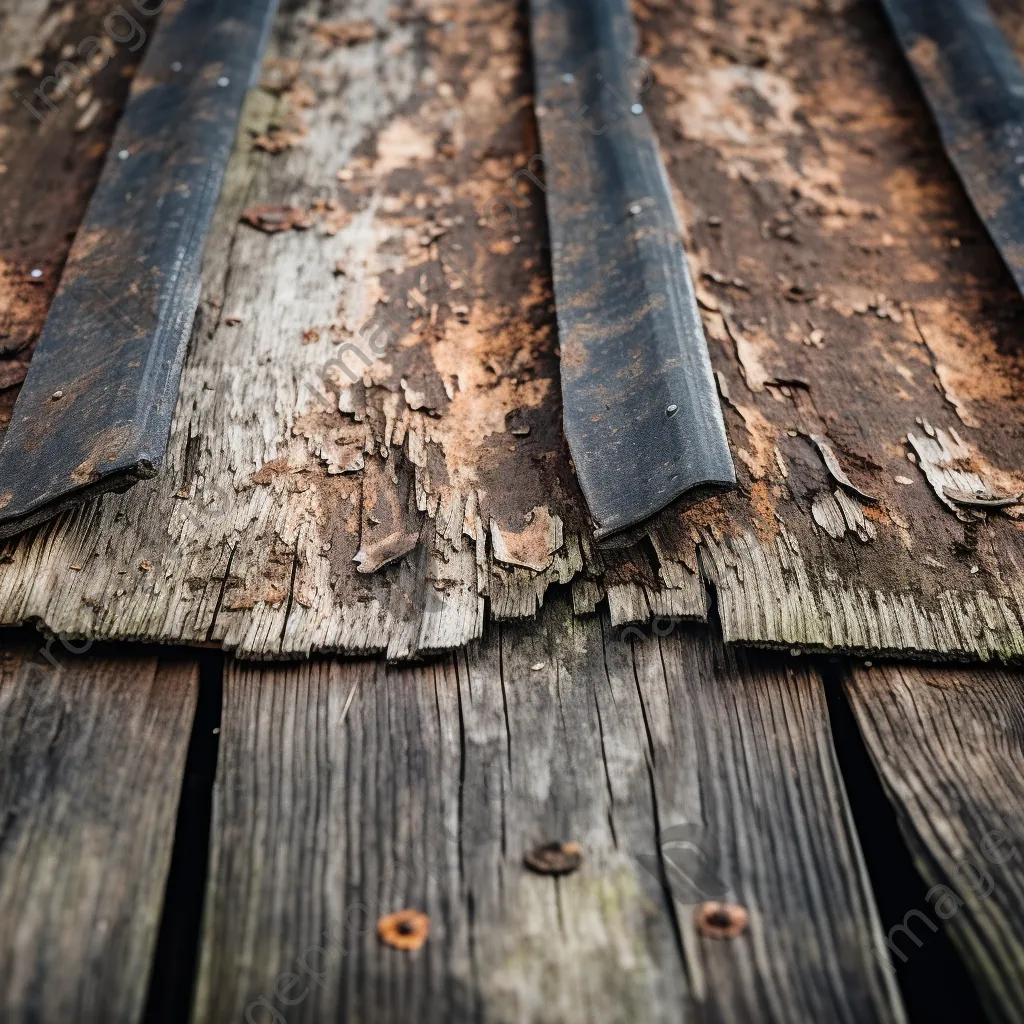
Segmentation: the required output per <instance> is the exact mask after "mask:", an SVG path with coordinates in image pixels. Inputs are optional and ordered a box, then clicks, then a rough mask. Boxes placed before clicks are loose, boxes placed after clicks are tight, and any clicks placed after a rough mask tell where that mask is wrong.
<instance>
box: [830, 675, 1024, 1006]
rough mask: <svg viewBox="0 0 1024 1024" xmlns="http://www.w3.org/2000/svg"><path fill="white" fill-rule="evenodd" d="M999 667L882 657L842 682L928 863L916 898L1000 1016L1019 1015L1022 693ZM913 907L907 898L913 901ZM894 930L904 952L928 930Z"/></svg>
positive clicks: (1023, 960) (917, 851)
mask: <svg viewBox="0 0 1024 1024" xmlns="http://www.w3.org/2000/svg"><path fill="white" fill-rule="evenodd" d="M1020 684H1021V680H1020V677H1019V676H1018V675H1013V674H1011V673H1009V672H1006V671H1001V670H995V669H975V670H967V669H959V668H958V669H953V668H938V667H931V666H928V667H920V668H917V667H911V666H905V665H904V666H901V665H883V666H877V667H874V668H868V667H859V666H855V667H852V668H851V669H849V670H848V671H847V672H846V676H845V687H846V693H847V696H848V698H849V700H850V703H851V704H852V706H853V710H854V713H855V714H856V717H857V721H858V723H859V725H860V729H861V733H862V735H863V737H864V740H865V742H866V743H867V746H868V749H869V750H870V752H871V756H872V758H873V760H874V762H875V765H876V767H877V768H878V771H879V774H880V776H881V778H882V781H883V783H884V785H885V788H886V790H887V793H888V796H889V799H890V800H891V801H892V803H893V804H894V806H895V808H896V812H897V815H898V818H899V822H900V828H901V830H902V832H903V834H904V836H905V837H906V840H907V843H908V845H909V846H910V848H911V850H912V851H913V853H914V860H915V863H916V865H917V868H918V870H919V871H920V873H921V875H922V876H923V877H924V878H925V880H926V881H927V883H928V884H929V885H930V886H932V887H933V888H932V889H929V894H928V897H927V900H928V904H927V905H925V906H920V907H917V908H915V909H917V910H918V911H919V913H923V914H924V915H926V916H927V917H928V918H929V919H930V920H931V922H932V924H931V927H932V929H934V927H935V926H939V925H941V926H943V927H945V928H946V929H948V931H949V934H950V937H951V939H952V940H953V942H954V944H955V945H956V947H957V949H958V951H959V953H960V955H961V956H962V957H963V960H964V962H965V964H966V965H967V967H968V969H969V970H970V972H971V974H972V976H973V980H974V982H975V985H976V987H977V989H978V992H979V994H980V995H981V997H982V999H983V1001H984V1004H985V1007H986V1011H987V1012H988V1014H989V1015H990V1017H991V1019H992V1020H994V1021H1005V1022H1007V1024H1010V1022H1012V1021H1019V1020H1021V1019H1022V1018H1024V953H1022V949H1024V868H1022V864H1024V815H1022V814H1021V808H1022V807H1024V774H1022V772H1021V761H1022V748H1024V701H1022V699H1021V685H1020ZM907 909H908V910H910V909H911V908H910V907H908V908H907ZM909 924H910V927H911V930H912V932H913V933H914V935H916V936H917V938H916V940H912V939H911V938H909V937H908V936H906V935H902V934H897V935H896V936H895V939H894V941H895V942H896V945H897V946H898V947H899V949H900V955H901V956H903V957H908V956H914V955H915V952H916V946H915V942H917V943H923V942H927V941H928V936H929V934H931V933H930V931H929V926H928V925H927V924H926V923H925V922H924V921H922V920H921V919H920V918H919V917H917V918H911V919H910V920H909Z"/></svg>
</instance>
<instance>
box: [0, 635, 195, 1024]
mask: <svg viewBox="0 0 1024 1024" xmlns="http://www.w3.org/2000/svg"><path fill="white" fill-rule="evenodd" d="M68 646H69V645H64V644H61V643H52V642H51V643H50V644H49V645H48V646H46V647H43V648H42V649H41V650H38V651H37V650H36V649H35V648H34V646H32V647H30V646H28V645H25V644H22V643H17V644H13V645H7V646H5V647H4V651H3V656H2V661H0V822H2V825H0V1007H2V1008H0V1017H2V1018H3V1020H4V1021H5V1022H7V1021H9V1022H11V1024H15V1022H19V1021H25V1022H29V1021H32V1022H46V1024H49V1022H55V1024H56V1022H58V1021H72V1020H74V1021H82V1022H92V1021H104V1022H120V1024H134V1022H136V1021H138V1020H140V1019H141V1015H142V1010H143V1007H144V1004H145V998H146V987H147V983H148V980H149V973H150V966H151V960H152V956H153V950H154V948H155V946H156V937H157V928H158V926H159V923H160V915H161V909H162V906H163V898H164V885H165V882H166V878H167V871H168V867H169V865H170V859H171V846H172V843H173V840H174V826H175V816H176V812H177V807H178V796H179V792H180V789H181V782H182V775H183V772H184V767H185V755H186V751H187V748H188V742H189V732H190V727H191V724H192V716H193V713H194V711H195V703H196V691H197V683H198V679H197V671H196V668H195V666H194V664H192V663H191V662H190V661H188V660H183V659H166V658H161V659H158V658H156V657H154V656H152V655H144V654H139V655H134V656H123V657H118V658H111V657H100V656H96V655H94V654H91V653H82V654H74V653H73V652H72V650H69V649H68ZM70 647H71V648H72V649H75V648H77V649H80V647H79V645H75V644H71V645H70ZM54 665H56V666H57V667H53V666H54Z"/></svg>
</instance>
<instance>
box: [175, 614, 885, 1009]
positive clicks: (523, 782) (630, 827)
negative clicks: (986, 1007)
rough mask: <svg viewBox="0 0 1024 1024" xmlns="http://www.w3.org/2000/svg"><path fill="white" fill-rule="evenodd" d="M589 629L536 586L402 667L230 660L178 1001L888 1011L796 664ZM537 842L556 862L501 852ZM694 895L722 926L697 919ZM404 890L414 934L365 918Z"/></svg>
mask: <svg viewBox="0 0 1024 1024" xmlns="http://www.w3.org/2000/svg"><path fill="white" fill-rule="evenodd" d="M608 629H609V627H608V621H607V618H606V617H605V618H604V619H603V620H602V619H598V618H594V617H591V618H588V619H586V620H579V619H575V618H573V616H572V615H571V613H570V611H569V609H568V608H567V607H566V605H565V604H564V603H563V602H562V601H558V602H555V603H554V604H552V605H551V606H550V607H548V608H546V609H545V611H544V613H543V615H542V618H541V622H539V623H537V624H518V623H517V624H506V625H503V626H501V627H500V628H497V629H494V630H492V631H489V635H488V637H487V638H486V639H485V640H484V641H483V642H481V643H478V644H473V645H471V647H470V648H469V650H468V651H466V652H462V653H460V654H458V655H454V656H447V657H445V658H443V659H442V660H439V661H436V662H434V663H432V664H429V665H424V666H418V667H404V668H399V667H385V666H384V665H383V664H382V663H381V662H372V661H321V660H315V661H313V662H312V663H310V664H304V665H299V666H294V667H289V668H271V667H254V666H248V667H247V666H243V665H240V664H237V663H233V664H231V665H230V666H229V668H228V671H227V675H226V686H225V703H224V714H223V719H222V734H221V747H220V762H219V765H218V774H217V782H216V789H215V816H214V829H213V839H212V862H211V872H210V877H209V882H208V889H207V897H206V911H205V918H204V934H203V940H202V965H201V969H200V977H199V983H198V989H197V1002H196V1007H195V1015H194V1020H195V1022H196V1024H205V1022H212V1021H220V1020H229V1019H238V1018H240V1017H241V1018H244V1016H245V1014H246V1013H249V1014H250V1017H249V1019H250V1020H252V1021H257V1022H259V1021H271V1020H273V1021H280V1020H283V1019H287V1020H288V1021H306V1022H309V1021H327V1020H338V1019H353V1020H356V1019H358V1020H364V1019H365V1020H374V1021H380V1022H382V1024H385V1022H389V1021H399V1020H403V1021H404V1020H408V1019H411V1018H412V1017H413V1016H414V1017H415V1018H416V1019H418V1020H419V1019H422V1020H428V1021H433V1020H467V1019H473V1020H481V1021H495V1022H513V1021H514V1022H519V1024H523V1022H538V1024H539V1022H546V1021H551V1022H554V1021H559V1022H565V1024H569V1022H576V1021H579V1022H581V1024H582V1022H584V1021H586V1022H590V1021H594V1020H600V1021H602V1022H604V1021H608V1022H611V1021H623V1022H627V1021H628V1022H633V1021H637V1020H644V1021H682V1020H691V1019H702V1020H704V1019H706V1020H722V1021H750V1022H751V1024H753V1022H755V1021H756V1022H757V1024H765V1022H767V1021H779V1022H783V1021H785V1022H789V1024H792V1022H795V1021H820V1020H823V1019H836V1020H840V1021H849V1022H851V1024H853V1022H858V1024H860V1022H863V1021H876V1020H877V1021H899V1020H901V1019H902V1011H901V1010H900V1007H899V998H898V996H897V995H896V994H895V992H894V989H893V988H892V986H891V985H890V984H889V982H888V978H887V975H885V974H884V972H883V971H882V968H881V966H880V965H879V963H878V962H877V961H876V960H875V959H874V958H873V957H872V955H871V953H872V949H873V948H874V946H875V944H876V943H877V942H879V941H880V939H881V937H880V935H879V934H878V928H877V922H876V920H875V915H874V911H873V908H872V903H871V898H870V894H869V892H868V889H867V884H866V882H865V876H864V872H863V869H862V866H861V864H860V858H859V854H858V852H857V842H856V837H855V836H854V834H853V832H852V830H851V826H850V823H849V816H848V813H847V808H846V803H845V797H844V794H843V789H842V783H841V780H840V778H839V774H838V770H837V768H836V763H835V758H834V755H833V752H832V749H831V745H830V744H831V740H830V735H829V730H828V718H827V712H826V708H825V702H824V698H823V695H822V684H821V680H820V678H819V677H818V676H817V675H816V674H815V673H814V672H813V671H812V670H810V669H809V668H807V667H805V666H804V665H803V664H802V663H800V662H787V661H786V660H784V659H782V658H777V657H775V656H771V657H770V658H769V659H768V660H767V661H765V662H763V663H762V666H761V667H760V668H755V667H752V666H750V665H749V664H747V663H746V662H745V661H743V660H742V659H740V660H737V659H736V658H734V657H732V656H731V655H728V654H726V653H725V652H724V651H723V649H722V648H721V647H720V646H719V645H717V644H715V643H713V642H712V641H711V640H710V639H709V638H708V637H707V636H706V635H703V634H700V635H698V634H695V633H694V634H691V633H683V632H680V633H678V634H677V635H674V636H672V637H669V638H667V639H665V640H663V641H661V642H660V644H659V642H658V641H657V640H653V641H648V642H646V643H639V642H638V643H633V642H631V639H630V638H627V639H626V640H625V641H622V640H619V639H616V638H614V636H613V635H611V634H609V632H608ZM680 830H682V832H681V831H680ZM681 836H682V839H681V838H680V837H681ZM553 840H561V841H575V842H578V843H579V844H580V845H581V847H582V849H583V854H584V861H583V865H582V867H581V868H580V870H579V871H578V872H577V873H575V874H571V875H568V876H566V877H563V878H561V879H558V880H555V879H550V878H544V877H540V876H538V875H535V874H532V873H530V872H528V871H526V870H525V869H524V866H523V856H524V853H526V852H527V851H528V850H530V849H532V848H533V847H534V846H535V845H537V844H539V843H543V842H548V841H553ZM686 842H689V843H691V844H695V845H691V846H689V847H687V846H686V845H685V844H686ZM666 859H668V861H669V862H670V863H669V864H668V867H669V870H670V876H669V877H670V879H671V880H669V877H667V876H666V875H665V874H664V869H665V866H666ZM709 897H729V898H731V899H734V900H737V899H738V900H739V901H740V902H742V903H743V904H745V905H746V907H747V908H748V909H749V911H750V917H751V925H750V929H749V931H748V932H747V933H746V934H745V935H744V936H742V937H740V938H738V939H734V940H731V941H718V940H713V939H710V938H703V937H702V936H700V935H698V934H697V933H696V931H695V929H694V926H693V924H692V914H693V910H694V905H695V904H696V903H697V902H699V901H701V900H703V899H705V898H709ZM407 906H409V907H415V908H417V909H420V910H422V911H425V912H427V913H428V914H429V916H430V921H431V924H430V928H431V930H430V936H429V938H428V940H427V943H426V945H425V946H424V947H423V948H422V949H421V950H419V951H418V952H415V953H402V952H398V951H396V950H393V949H390V948H388V947H387V946H385V945H383V944H382V943H381V942H380V940H379V939H378V937H377V935H376V934H375V928H374V926H375V923H376V920H377V918H378V917H379V916H380V915H382V914H385V913H389V912H392V911H395V910H398V909H400V908H403V907H407ZM346 924H347V925H348V928H347V929H346ZM810 951H813V955H811V953H810ZM305 965H308V967H307V966H305ZM292 975H295V977H293V976H292ZM288 1000H292V1003H291V1004H289V1002H288Z"/></svg>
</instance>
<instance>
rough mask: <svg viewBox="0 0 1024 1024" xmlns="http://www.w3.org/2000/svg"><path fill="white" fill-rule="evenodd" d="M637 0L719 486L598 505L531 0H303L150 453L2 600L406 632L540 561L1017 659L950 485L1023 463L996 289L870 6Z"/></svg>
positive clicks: (51, 541) (620, 609)
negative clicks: (578, 392) (154, 475)
mask: <svg viewBox="0 0 1024 1024" xmlns="http://www.w3.org/2000/svg"><path fill="white" fill-rule="evenodd" d="M636 12H637V17H638V19H639V21H640V25H641V30H642V45H643V52H644V55H645V60H646V61H647V62H648V65H649V67H650V68H651V70H652V74H653V84H652V85H651V86H650V88H649V89H647V90H646V91H645V93H644V104H645V107H646V108H647V109H648V110H649V112H650V113H651V115H652V117H653V118H654V122H655V124H656V126H657V128H658V130H659V133H660V137H661V142H662V146H663V149H664V153H665V157H666V161H667V162H668V165H669V173H670V176H671V177H672V179H673V182H674V184H675V186H676V187H677V189H678V191H679V205H680V209H681V210H683V211H684V216H685V219H686V221H687V225H688V227H687V231H688V238H687V246H688V251H689V252H690V253H691V254H692V256H693V265H694V267H695V268H696V273H697V274H698V276H699V282H698V283H699V284H700V289H699V292H700V296H699V297H700V301H701V303H702V304H703V307H704V313H705V327H706V330H707V332H708V336H709V340H710V347H711V354H712V360H713V362H714V364H715V367H716V370H717V371H718V374H719V381H720V387H721V390H722V394H723V403H724V408H725V415H726V420H727V427H728V430H729V434H730V443H731V445H732V447H733V451H734V454H735V456H736V460H737V467H738V471H739V474H740V483H741V487H740V491H739V492H737V493H736V494H734V495H731V496H727V497H723V498H718V499H714V500H712V501H710V502H706V503H704V504H702V505H701V506H699V507H698V508H696V509H694V510H691V511H689V512H680V511H678V510H673V511H670V512H668V513H666V514H665V515H664V516H662V517H661V518H660V520H659V521H658V522H657V523H656V525H655V527H654V528H653V529H652V531H651V533H650V536H649V537H647V538H643V539H641V540H640V541H638V542H637V543H636V544H634V545H632V546H630V547H627V548H624V549H621V550H614V551H599V550H598V549H597V548H596V547H595V546H594V545H593V543H592V542H591V540H590V531H589V526H588V523H587V521H586V517H585V510H584V508H583V505H582V502H581V500H580V496H579V494H578V492H577V489H576V486H575V482H574V479H573V476H572V470H571V466H570V465H569V464H568V460H567V454H566V448H565V444H564V439H563V437H562V433H561V426H560V408H559V405H558V390H559V388H558V378H557V372H558V350H557V338H556V336H555V333H554V320H553V315H552V308H551V296H550V287H549V278H548V256H547V252H546V250H545V237H544V231H543V216H542V208H541V203H542V200H543V193H542V191H541V189H542V187H543V177H542V175H543V166H542V163H538V162H537V161H536V160H533V159H532V158H531V154H533V153H535V152H536V139H535V132H534V126H533V119H532V114H531V109H530V104H531V97H530V93H529V79H528V61H527V56H526V49H525V34H524V31H523V29H524V26H523V25H522V23H521V21H520V20H519V13H518V9H517V8H516V6H515V5H513V4H512V3H511V2H509V0H496V2H489V3H487V4H485V5H476V6H473V7H471V8H463V7H461V6H460V7H458V8H452V9H447V8H441V7H434V6H429V5H423V6H422V7H415V8H410V9H408V10H403V11H396V12H392V13H389V11H388V9H387V8H386V7H385V6H384V5H383V4H382V3H370V2H366V3H364V4H361V5H357V6H355V7H353V6H344V7H343V6H342V5H341V4H340V3H337V4H335V5H332V6H330V7H329V8H328V9H326V10H321V8H320V7H319V6H318V7H316V9H315V10H314V7H313V6H311V5H310V6H298V7H289V8H288V9H287V10H284V11H282V13H281V16H280V18H279V22H278V25H277V29H276V50H275V54H276V55H275V56H273V57H272V58H271V59H270V61H269V62H268V65H267V68H266V76H265V83H264V87H263V88H261V89H258V90H256V91H255V92H254V93H253V95H252V97H251V99H250V103H249V105H248V110H247V115H246V121H245V123H244V125H243V127H242V131H241V134H240V141H239V146H238V149H237V152H236V155H235V158H234V160H233V163H232V167H231V169H230V170H229V174H228V181H227V184H226V187H225V191H224V194H223V197H222V202H221V207H220V211H219V214H218V225H217V227H216V228H215V230H214V242H213V243H212V244H211V246H210V249H209V251H208V254H207V263H206V270H205V275H204V276H205V285H204V302H203V306H202V310H201V313H200V316H199V318H198V321H197V326H196V330H195V332H194V337H193V348H192V353H191V355H190V358H189V361H188V364H187V367H186V372H185V376H184V382H183V388H182V393H181V399H180V402H179V407H178V411H177V414H176V420H175V425H174V428H173V432H172V440H171V446H170V450H169V454H168V459H167V464H166V467H165V469H164V471H163V473H162V475H161V476H160V477H159V478H158V479H157V480H156V481H155V482H153V483H152V484H140V485H139V486H137V487H136V488H135V489H134V490H133V491H132V492H130V493H129V494H128V495H126V496H123V497H107V498H104V499H102V500H100V501H98V502H96V503H93V504H91V505H89V506H87V507H86V508H84V509H83V510H82V511H80V512H79V513H76V514H73V515H69V516H67V517H65V518H63V519H62V520H60V521H58V522H56V523H54V524H52V525H51V526H50V527H47V528H45V529H43V530H40V531H38V532H35V533H29V534H26V535H24V536H23V537H22V538H21V539H20V540H19V541H17V542H14V543H11V544H9V545H8V546H7V548H6V553H7V554H8V555H9V557H10V562H9V563H6V564H0V621H4V622H11V623H17V622H23V621H28V620H37V621H39V622H41V623H43V624H44V625H45V626H46V627H48V628H49V629H51V630H54V631H59V632H63V633H65V634H67V635H72V636H78V635H83V636H95V637H105V638H141V639H159V640H164V641H184V642H189V643H201V642H207V641H215V642H219V643H221V644H223V645H224V646H226V647H228V648H230V649H233V650H235V651H237V652H238V653H239V654H242V655H246V656H258V657H261V658H268V657H277V656H282V657H287V656H301V655H304V654H307V653H308V652H310V651H311V650H338V651H348V652H369V651H385V652H387V654H388V655H389V656H390V657H392V658H393V659H398V658H404V657H408V656H412V655H416V654H421V653H426V652H429V651H432V650H438V649H443V648H449V647H456V646H458V645H459V644H462V643H464V642H466V641H468V640H470V639H472V638H474V637H478V636H479V635H480V634H481V632H482V630H483V627H484V623H485V621H486V620H487V618H488V617H489V618H490V619H492V620H504V619H514V618H517V617H523V616H530V615H534V614H535V613H536V612H537V609H538V607H539V606H540V605H541V603H542V602H543V599H544V594H545V592H546V591H547V589H548V587H549V586H551V585H552V584H553V583H559V584H567V583H571V584H572V588H573V601H574V607H575V609H576V611H577V613H578V614H581V615H583V614H587V613H589V612H592V611H593V610H594V608H595V607H596V605H597V604H598V603H599V602H600V601H602V600H603V599H605V598H607V603H608V607H609V610H610V613H611V616H612V621H613V623H615V624H616V625H621V624H625V623H628V622H633V621H641V620H646V619H648V618H650V616H651V615H663V616H665V615H669V616H676V617H684V618H691V619H698V620H699V619H704V618H706V616H707V610H708V604H709V594H708V588H713V590H714V591H715V594H716V598H717V606H718V611H719V615H720V618H721V622H722V627H723V630H724V634H725V637H726V639H727V640H730V641H742V642H747V643H753V644H764V645H779V646H786V647H790V646H801V647H812V648H821V649H852V650H865V651H892V652H900V653H902V654H906V655H912V656H932V657H952V658H983V659H988V658H1004V659H1019V658H1024V626H1022V623H1024V609H1022V605H1021V590H1020V584H1019V580H1020V578H1021V573H1020V567H1021V566H1022V565H1024V554H1022V551H1021V539H1020V537H1021V530H1022V529H1024V522H1022V521H1021V520H1019V519H1018V516H1020V515H1021V512H1022V508H1021V506H1019V505H1011V506H1009V507H1006V508H1003V509H991V508H989V509H987V510H984V509H982V508H980V507H978V498H977V495H976V494H975V492H977V491H982V492H983V493H984V497H983V498H982V503H983V502H984V501H986V500H987V501H991V500H992V499H993V497H995V498H1000V497H1011V498H1012V497H1014V496H1016V495H1017V494H1018V493H1020V492H1021V491H1022V490H1024V476H1022V475H1021V473H1020V471H1019V469H1018V467H1019V466H1020V465H1022V464H1024V446H1022V443H1021V440H1020V436H1019V435H1020V431H1019V430H1017V428H1016V427H1015V426H1014V424H1015V423H1018V422H1020V421H1021V416H1022V413H1024V409H1022V407H1021V403H1022V402H1024V398H1022V397H1021V396H1022V395H1024V388H1022V387H1021V386H1020V384H1021V382H1020V377H1021V374H1020V364H1019V358H1020V357H1019V353H1018V352H1017V348H1016V346H1015V342H1014V337H1015V331H1014V327H1015V324H1016V323H1018V322H1019V315H1020V312H1021V299H1020V297H1019V296H1018V295H1016V293H1015V292H1014V291H1013V289H1012V286H1011V285H1010V283H1009V281H1008V279H1007V277H1006V275H1005V273H1004V271H1003V268H1002V266H1001V264H1000V262H999V260H998V257H997V256H996V254H995V252H994V250H993V249H992V248H991V246H990V245H989V243H988V241H987V240H986V238H985V235H984V232H983V231H982V229H981V227H980V225H978V223H977V221H976V220H975V219H974V216H973V213H972V211H971V209H970V207H969V204H968V203H967V201H966V199H965V198H964V197H963V195H962V192H961V190H960V189H959V186H958V184H957V183H956V180H955V178H954V176H953V174H952V172H951V171H950V170H949V168H948V166H947V165H946V162H945V158H944V156H943V153H942V150H941V147H940V146H939V144H938V141H937V138H936V136H935V133H934V130H933V129H932V127H931V125H930V122H929V120H928V117H927V113H926V110H925V108H924V106H923V104H922V102H921V100H920V97H919V96H918V95H917V93H916V91H915V88H914V85H913V82H912V80H911V78H910V76H909V73H908V72H907V71H906V70H905V69H904V68H903V67H902V65H901V63H900V58H899V54H898V49H897V48H896V46H895V44H894V43H893V42H892V40H891V39H890V36H889V32H888V28H887V26H886V25H885V23H884V21H883V20H882V16H881V14H880V12H879V11H877V10H875V7H874V6H873V5H871V4H869V3H867V2H863V3H861V2H855V3H849V4H846V5H843V4H833V5H831V6H829V7H827V8H826V7H822V6H820V5H818V4H811V3H809V2H808V3H806V4H789V3H784V2H783V0H757V2H756V3H753V4H746V3H744V4H738V3H736V4H718V3H715V4H713V3H712V2H711V0H701V2H699V3H696V4H692V5H688V6H685V7H677V6H675V5H663V6H662V5H657V4H653V5H652V4H648V5H640V6H638V7H637V8H636ZM623 116H627V115H626V113H625V112H624V114H623ZM569 129H571V130H569ZM569 129H567V132H566V134H565V140H566V152H565V154H564V155H565V157H566V159H567V160H571V158H572V147H573V146H578V145H586V144H587V139H588V138H590V137H591V136H590V133H591V132H597V131H600V125H597V124H592V123H591V122H589V121H586V119H585V117H584V118H583V119H582V120H581V122H580V123H579V124H576V125H572V126H569ZM573 133H575V134H573ZM339 174H340V177H339V176H338V175H339ZM267 206H283V207H286V208H287V209H284V210H281V209H271V210H268V209H265V207H267ZM388 317H390V320H388V319H387V318H388ZM399 322H404V323H406V326H405V327H399V326H396V324H398V323H399ZM387 324H390V326H387ZM360 374H362V376H361V377H360V376H359V375H360ZM951 495H953V496H952V497H951ZM872 499H875V500H872ZM76 567H77V568H76ZM701 570H703V577H704V580H705V581H706V582H702V573H701Z"/></svg>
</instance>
